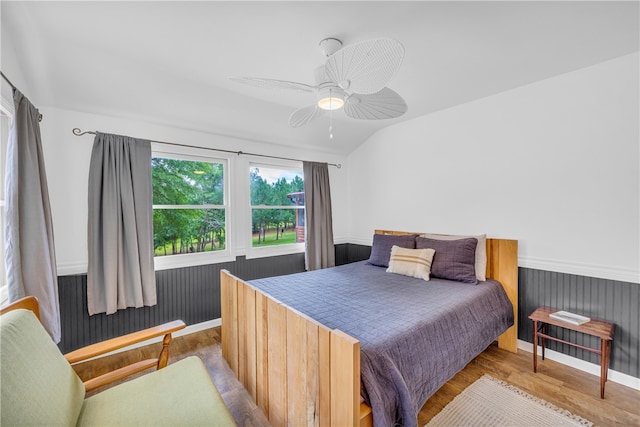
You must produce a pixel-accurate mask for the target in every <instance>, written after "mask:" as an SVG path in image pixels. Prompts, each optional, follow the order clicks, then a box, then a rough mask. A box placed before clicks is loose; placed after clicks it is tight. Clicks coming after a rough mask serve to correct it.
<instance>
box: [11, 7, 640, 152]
mask: <svg viewBox="0 0 640 427" xmlns="http://www.w3.org/2000/svg"><path fill="white" fill-rule="evenodd" d="M638 6H639V4H638V2H636V1H634V2H515V1H513V2H481V1H473V2H419V1H412V2H322V1H321V2H306V1H305V2H267V1H260V2H238V1H235V2H212V1H209V2H204V1H202V2H164V1H146V2H57V1H46V2H11V1H6V0H4V1H2V2H0V7H1V18H2V36H3V38H4V37H8V38H9V45H10V46H12V47H13V48H14V49H15V57H17V58H18V59H19V61H20V64H18V65H19V69H21V70H22V71H23V72H24V74H25V76H24V77H25V79H26V81H28V82H29V83H30V86H31V90H32V91H33V92H34V93H28V94H27V96H29V97H30V98H31V99H32V100H33V101H34V102H35V103H37V104H39V105H40V106H53V107H59V108H65V109H71V110H78V111H86V112H92V113H97V114H105V115H113V116H122V117H129V118H135V119H141V120H149V121H152V122H156V123H162V124H167V125H171V126H176V127H184V128H189V129H196V130H202V131H206V132H212V133H218V134H225V135H233V136H239V137H243V138H247V139H252V140H260V141H267V142H271V143H277V144H285V145H292V146H298V147H303V148H304V147H310V148H314V149H318V150H326V151H330V152H336V153H344V154H346V153H350V152H351V151H352V150H353V149H355V148H356V147H357V146H358V145H360V144H361V143H362V142H363V141H364V140H366V138H368V137H369V136H370V135H371V134H373V133H374V132H376V131H377V130H379V129H381V128H382V127H385V126H389V125H392V124H394V123H398V122H400V121H403V120H408V119H411V118H414V117H417V116H420V115H424V114H428V113H431V112H434V111H437V110H441V109H444V108H448V107H451V106H454V105H458V104H461V103H465V102H469V101H472V100H474V99H478V98H482V97H485V96H489V95H492V94H495V93H498V92H502V91H505V90H509V89H512V88H515V87H518V86H522V85H526V84H528V83H532V82H535V81H539V80H542V79H545V78H548V77H551V76H555V75H558V74H562V73H566V72H569V71H572V70H576V69H579V68H583V67H586V66H589V65H592V64H596V63H599V62H602V61H605V60H608V59H612V58H615V57H618V56H622V55H625V54H628V53H632V52H635V51H638V45H639V40H638V39H639V24H638V21H639V18H638V10H639V8H638ZM326 37H338V38H340V39H341V40H342V41H343V42H344V44H345V45H347V44H351V43H355V42H359V41H362V40H366V39H370V38H376V37H392V38H395V39H397V40H399V41H400V42H402V43H403V44H404V46H405V49H406V54H405V58H404V62H403V64H402V66H401V68H400V70H399V72H398V73H397V74H396V75H395V76H394V78H393V79H392V80H391V82H390V83H389V85H388V86H389V87H390V88H392V89H393V90H395V91H396V92H398V93H399V94H400V95H402V96H403V97H404V99H405V100H406V101H407V104H408V106H409V111H408V113H407V114H405V115H404V116H403V117H401V118H398V119H392V120H381V121H360V120H355V119H350V118H347V117H346V116H344V113H343V112H341V111H340V112H337V113H335V114H334V126H333V127H334V134H335V137H334V139H332V140H330V139H329V138H328V126H329V123H328V120H327V119H326V118H324V119H320V120H317V121H316V122H314V123H312V124H310V125H307V126H306V127H302V128H297V129H292V128H290V127H289V126H288V124H287V121H288V117H289V115H290V114H291V113H292V112H293V111H295V110H296V109H298V108H300V107H303V106H306V105H309V104H311V103H313V102H314V95H312V94H309V93H299V92H288V91H284V90H269V89H262V88H256V87H250V86H245V85H241V84H238V83H234V82H231V81H230V80H229V77H237V76H253V77H265V78H275V79H282V80H291V81H298V82H303V83H309V84H312V83H313V71H314V69H315V68H316V67H317V66H319V65H321V64H323V62H324V58H323V56H322V55H321V53H320V51H319V49H318V43H319V41H320V40H322V39H323V38H326ZM5 46H6V44H5V43H4V42H3V55H2V56H3V57H4V56H5V54H4V51H5V50H4V48H5ZM3 71H4V69H3ZM9 77H10V78H11V76H9ZM79 125H81V124H79ZM101 130H104V131H115V130H110V129H101Z"/></svg>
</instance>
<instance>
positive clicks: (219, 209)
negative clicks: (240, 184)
mask: <svg viewBox="0 0 640 427" xmlns="http://www.w3.org/2000/svg"><path fill="white" fill-rule="evenodd" d="M223 174H224V166H223V164H222V163H210V162H196V161H189V160H176V159H168V158H161V157H154V158H153V159H152V179H153V205H154V211H153V230H154V236H153V239H154V249H155V256H164V255H176V254H185V253H194V252H209V251H217V250H223V249H225V247H226V246H225V239H226V235H225V230H226V227H225V219H226V218H225V209H224V175H223Z"/></svg>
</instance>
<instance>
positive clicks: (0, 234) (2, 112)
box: [0, 98, 13, 306]
mask: <svg viewBox="0 0 640 427" xmlns="http://www.w3.org/2000/svg"><path fill="white" fill-rule="evenodd" d="M1 101H2V103H1V104H0V138H1V139H0V306H4V305H5V304H6V303H8V302H9V294H8V289H7V272H6V268H5V258H4V251H5V243H4V227H5V224H4V221H5V218H4V215H5V193H4V192H5V188H4V175H5V166H6V158H7V143H8V141H9V129H10V128H11V120H12V119H13V106H12V105H11V103H10V102H8V101H6V100H5V99H4V98H2V100H1Z"/></svg>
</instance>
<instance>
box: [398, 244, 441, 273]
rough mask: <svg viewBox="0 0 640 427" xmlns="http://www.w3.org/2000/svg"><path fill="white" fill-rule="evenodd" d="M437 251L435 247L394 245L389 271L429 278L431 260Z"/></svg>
mask: <svg viewBox="0 0 640 427" xmlns="http://www.w3.org/2000/svg"><path fill="white" fill-rule="evenodd" d="M435 253H436V251H435V250H433V249H407V248H401V247H400V246H395V245H394V246H393V247H392V248H391V258H390V259H389V268H387V273H396V274H402V275H404V276H411V277H417V278H418V279H423V280H429V275H430V274H431V262H432V261H433V255H434V254H435Z"/></svg>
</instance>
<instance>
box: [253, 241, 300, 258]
mask: <svg viewBox="0 0 640 427" xmlns="http://www.w3.org/2000/svg"><path fill="white" fill-rule="evenodd" d="M246 252H247V253H246V258H247V259H254V258H267V257H272V256H279V255H291V254H299V253H304V243H294V244H289V245H282V246H269V247H265V248H249V249H247V251H246Z"/></svg>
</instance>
